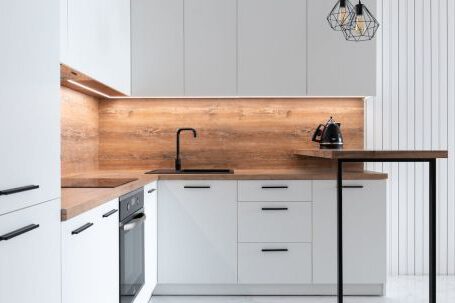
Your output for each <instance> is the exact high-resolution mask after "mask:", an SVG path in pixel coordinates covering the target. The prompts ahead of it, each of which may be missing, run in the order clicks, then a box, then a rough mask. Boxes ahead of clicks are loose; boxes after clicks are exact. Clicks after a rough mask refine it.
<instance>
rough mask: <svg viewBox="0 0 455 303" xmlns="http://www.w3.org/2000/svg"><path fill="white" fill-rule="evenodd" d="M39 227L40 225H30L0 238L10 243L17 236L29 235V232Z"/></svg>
mask: <svg viewBox="0 0 455 303" xmlns="http://www.w3.org/2000/svg"><path fill="white" fill-rule="evenodd" d="M38 227H39V224H30V225H27V226H25V227H22V228H19V229H17V230H15V231H12V232H10V233H7V234H5V235H3V236H0V241H8V240H10V239H12V238H15V237H17V236H20V235H22V234H25V233H28V232H29V231H32V230H34V229H37V228H38Z"/></svg>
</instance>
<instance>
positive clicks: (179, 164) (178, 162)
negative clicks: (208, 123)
mask: <svg viewBox="0 0 455 303" xmlns="http://www.w3.org/2000/svg"><path fill="white" fill-rule="evenodd" d="M182 131H192V132H193V137H194V138H196V137H197V132H196V130H195V129H194V128H179V129H178V130H177V152H176V157H175V170H176V171H180V170H181V169H182V161H181V160H180V133H181V132H182Z"/></svg>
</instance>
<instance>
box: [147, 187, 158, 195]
mask: <svg viewBox="0 0 455 303" xmlns="http://www.w3.org/2000/svg"><path fill="white" fill-rule="evenodd" d="M155 190H156V188H152V189H149V190H148V191H147V192H148V193H149V194H151V193H153V192H154V191H155Z"/></svg>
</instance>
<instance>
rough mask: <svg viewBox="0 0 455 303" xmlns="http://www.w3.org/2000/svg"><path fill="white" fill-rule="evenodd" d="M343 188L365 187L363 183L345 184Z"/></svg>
mask: <svg viewBox="0 0 455 303" xmlns="http://www.w3.org/2000/svg"><path fill="white" fill-rule="evenodd" d="M342 188H363V185H343V186H342Z"/></svg>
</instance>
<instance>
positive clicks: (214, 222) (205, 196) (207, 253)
mask: <svg viewBox="0 0 455 303" xmlns="http://www.w3.org/2000/svg"><path fill="white" fill-rule="evenodd" d="M236 189H237V182H236V181H219V180H217V181H213V180H198V181H196V180H194V181H191V180H188V181H160V182H159V184H158V192H159V200H158V218H159V220H158V283H161V284H235V283H237V197H236Z"/></svg>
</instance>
